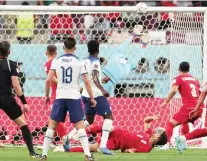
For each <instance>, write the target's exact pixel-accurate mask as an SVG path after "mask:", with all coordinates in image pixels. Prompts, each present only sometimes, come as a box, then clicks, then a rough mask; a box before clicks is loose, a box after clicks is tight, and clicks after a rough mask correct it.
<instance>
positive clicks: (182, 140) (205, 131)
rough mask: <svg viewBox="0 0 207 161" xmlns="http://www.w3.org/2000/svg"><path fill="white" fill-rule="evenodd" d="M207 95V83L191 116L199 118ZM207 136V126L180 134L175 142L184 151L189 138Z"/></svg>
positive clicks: (191, 117)
mask: <svg viewBox="0 0 207 161" xmlns="http://www.w3.org/2000/svg"><path fill="white" fill-rule="evenodd" d="M206 96H207V83H206V84H205V85H204V86H203V88H202V89H201V94H200V96H199V99H198V102H197V104H196V107H195V109H194V110H192V111H191V112H190V113H189V118H190V119H193V118H197V117H198V116H199V111H200V109H201V108H202V107H203V102H204V100H205V98H206ZM205 136H207V127H206V128H202V129H195V130H193V131H192V132H190V133H188V134H186V135H183V136H178V137H176V138H175V143H176V145H177V149H178V150H179V151H180V152H181V153H182V151H183V150H184V149H186V141H187V140H192V139H196V138H200V137H205Z"/></svg>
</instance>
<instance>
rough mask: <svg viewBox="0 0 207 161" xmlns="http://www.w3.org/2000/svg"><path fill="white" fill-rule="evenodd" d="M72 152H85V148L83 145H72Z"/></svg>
mask: <svg viewBox="0 0 207 161" xmlns="http://www.w3.org/2000/svg"><path fill="white" fill-rule="evenodd" d="M70 152H83V148H82V147H81V146H76V147H71V148H70Z"/></svg>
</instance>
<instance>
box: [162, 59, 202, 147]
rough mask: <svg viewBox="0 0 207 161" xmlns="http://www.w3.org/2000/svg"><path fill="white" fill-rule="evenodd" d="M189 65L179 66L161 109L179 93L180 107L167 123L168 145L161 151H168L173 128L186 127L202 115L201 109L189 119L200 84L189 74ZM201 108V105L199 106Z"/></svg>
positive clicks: (197, 96)
mask: <svg viewBox="0 0 207 161" xmlns="http://www.w3.org/2000/svg"><path fill="white" fill-rule="evenodd" d="M189 70H190V65H189V63H188V62H182V63H180V66H179V73H180V74H179V75H178V76H177V77H175V78H174V80H173V84H172V88H171V91H170V93H169V95H168V97H167V98H166V99H165V101H164V103H163V104H162V105H161V107H164V106H165V105H167V104H168V103H169V102H170V100H171V99H172V98H173V97H174V96H175V94H176V92H177V91H179V93H180V95H181V98H182V104H183V105H182V107H181V108H180V110H179V111H178V112H177V113H176V114H174V116H173V117H172V119H170V121H169V122H168V123H167V126H166V133H167V137H168V143H167V144H166V145H165V146H163V148H162V149H169V143H170V139H171V136H172V134H173V128H174V127H176V126H178V125H181V124H182V125H184V126H188V122H191V123H193V122H194V121H195V120H197V119H198V118H199V117H200V116H201V114H202V111H203V110H202V108H199V109H198V111H197V115H196V117H193V118H189V113H190V112H191V111H193V110H194V109H195V106H196V103H197V101H198V98H199V95H200V91H199V89H200V84H199V82H198V80H197V79H195V78H194V77H193V76H191V75H190V74H189ZM201 106H202V107H203V104H202V105H201Z"/></svg>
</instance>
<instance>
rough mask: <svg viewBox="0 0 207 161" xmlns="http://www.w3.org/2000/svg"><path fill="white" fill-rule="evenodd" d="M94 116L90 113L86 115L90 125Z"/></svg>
mask: <svg viewBox="0 0 207 161" xmlns="http://www.w3.org/2000/svg"><path fill="white" fill-rule="evenodd" d="M94 118H95V117H94V116H90V115H87V116H86V120H87V121H88V123H89V124H90V125H91V124H93V123H94Z"/></svg>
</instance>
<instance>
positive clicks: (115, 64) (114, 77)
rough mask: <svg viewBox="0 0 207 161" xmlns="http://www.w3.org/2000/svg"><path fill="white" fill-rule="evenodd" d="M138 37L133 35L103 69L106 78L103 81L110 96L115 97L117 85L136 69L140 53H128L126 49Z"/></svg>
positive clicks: (114, 53) (115, 52) (116, 51)
mask: <svg viewBox="0 0 207 161" xmlns="http://www.w3.org/2000/svg"><path fill="white" fill-rule="evenodd" d="M135 37H136V34H135V33H133V34H132V36H130V37H129V38H128V39H126V40H125V41H124V43H122V44H121V45H120V46H119V47H118V48H117V49H116V50H115V51H114V52H113V54H112V55H111V57H110V59H109V60H108V61H107V63H105V65H104V66H103V68H102V72H103V74H104V75H105V77H104V78H103V79H102V83H103V87H104V89H106V91H107V92H109V93H110V96H114V88H115V85H116V83H117V82H118V81H119V80H121V79H122V78H124V77H125V76H127V75H128V74H129V73H130V72H131V71H132V70H134V69H135V67H136V64H137V61H138V57H139V54H138V52H139V51H136V52H134V53H130V54H129V55H128V54H127V53H126V49H127V47H128V45H129V44H130V43H132V41H133V39H134V38H135Z"/></svg>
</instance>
